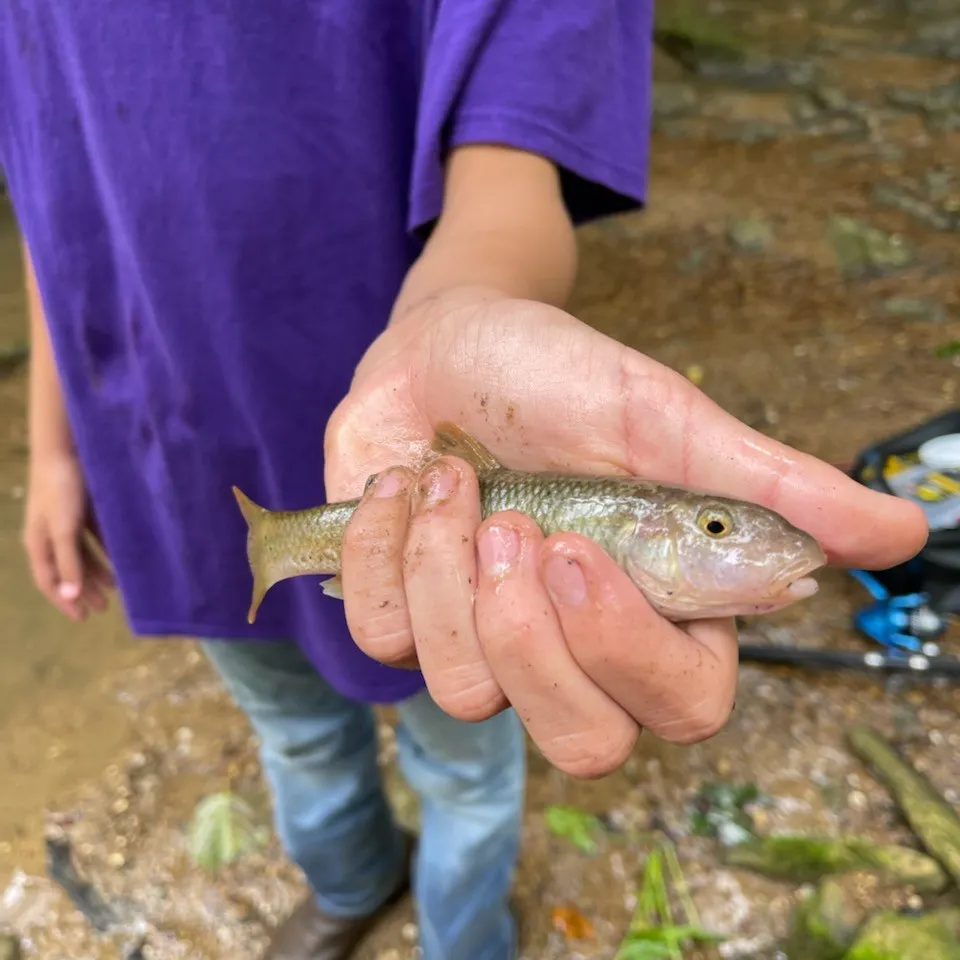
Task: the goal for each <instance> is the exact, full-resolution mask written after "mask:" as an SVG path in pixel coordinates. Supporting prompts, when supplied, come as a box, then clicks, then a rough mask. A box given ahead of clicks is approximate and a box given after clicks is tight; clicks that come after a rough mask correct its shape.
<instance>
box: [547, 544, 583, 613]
mask: <svg viewBox="0 0 960 960" xmlns="http://www.w3.org/2000/svg"><path fill="white" fill-rule="evenodd" d="M545 572H546V576H545V580H546V583H547V590H549V591H550V596H551V597H553V599H554V601H555V602H556V603H560V604H562V605H564V606H567V607H576V606H578V605H579V604H581V603H583V601H584V600H586V599H587V578H586V577H585V576H584V575H583V570H582V569H581V568H580V564H579V563H577V561H576V560H569V559H568V558H567V557H560V556H553V557H551V558H550V559H549V560H548V561H547V569H546V571H545Z"/></svg>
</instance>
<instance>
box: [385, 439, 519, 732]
mask: <svg viewBox="0 0 960 960" xmlns="http://www.w3.org/2000/svg"><path fill="white" fill-rule="evenodd" d="M480 519H481V518H480V491H479V489H478V485H477V478H476V474H475V473H474V471H473V470H471V469H470V467H469V465H468V464H466V463H465V462H463V461H462V460H458V459H456V458H454V457H443V458H441V459H439V460H437V461H436V462H435V463H434V464H433V465H431V466H429V467H427V468H426V470H424V472H423V473H422V474H421V476H420V478H419V480H418V483H417V487H416V491H415V496H414V501H413V510H412V514H411V517H410V522H409V527H408V532H407V542H406V546H405V549H404V570H403V577H404V582H405V587H406V596H407V602H408V604H409V611H410V613H409V616H410V622H411V625H412V628H413V635H414V637H415V638H416V646H417V656H418V659H419V663H420V668H421V670H422V671H423V674H424V679H425V680H426V683H427V688H428V689H429V691H430V695H431V696H432V697H433V699H434V700H435V701H436V703H437V705H438V706H439V707H440V708H441V709H442V710H444V711H445V712H446V713H448V714H450V716H452V717H456V718H457V719H460V720H468V721H475V720H483V719H486V718H487V717H491V716H493V715H494V714H495V713H498V712H499V711H500V710H502V709H503V708H504V707H506V706H507V701H506V698H505V697H504V695H503V692H502V691H501V689H500V686H499V684H498V683H497V681H496V679H495V678H494V675H493V672H492V671H491V669H490V667H489V665H488V664H487V661H486V658H485V656H484V652H483V648H482V646H481V645H480V640H479V638H478V636H477V631H476V627H475V626H474V605H473V598H474V594H475V592H476V589H477V561H476V546H475V539H474V535H475V532H476V530H477V527H478V526H479V525H480Z"/></svg>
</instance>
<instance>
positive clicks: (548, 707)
mask: <svg viewBox="0 0 960 960" xmlns="http://www.w3.org/2000/svg"><path fill="white" fill-rule="evenodd" d="M477 542H478V554H479V559H480V568H481V569H480V580H479V585H478V591H477V597H476V623H477V632H478V636H479V640H480V643H481V645H482V648H483V651H484V654H485V656H486V657H487V660H488V662H489V664H490V669H491V670H492V672H493V674H494V676H495V677H496V680H497V683H498V684H499V686H500V687H501V688H502V690H503V691H504V693H505V694H506V697H507V699H508V700H509V701H510V703H511V704H512V705H513V707H514V709H515V710H516V711H517V714H518V715H519V716H520V718H521V720H522V721H523V723H524V725H525V727H526V729H527V731H528V733H529V734H530V736H531V738H532V739H533V740H534V742H535V743H536V744H537V746H538V748H539V749H540V751H541V752H542V753H543V754H544V756H545V757H546V758H547V759H548V760H549V761H550V762H551V763H552V764H553V765H554V766H556V767H558V768H559V769H561V770H563V771H564V772H566V773H568V774H570V775H571V776H575V777H580V778H591V777H598V776H603V775H605V774H607V773H610V772H611V771H612V770H615V769H617V768H618V767H619V766H620V765H621V764H622V763H623V762H624V761H625V760H626V759H627V757H628V756H629V754H630V751H631V750H632V748H633V746H634V744H635V742H636V740H637V737H638V736H639V733H640V731H639V728H638V726H637V723H636V722H635V721H634V720H633V718H632V717H630V716H629V715H628V714H627V712H626V711H625V710H624V709H623V708H622V707H620V706H619V705H618V704H617V703H616V702H615V701H614V700H613V699H611V698H610V697H609V696H607V694H606V693H604V692H603V690H601V689H600V687H599V686H598V685H597V684H596V683H594V682H593V681H592V680H591V679H590V678H589V677H588V676H587V675H586V674H585V673H584V672H583V671H582V670H581V668H580V667H579V666H578V664H577V662H576V660H575V659H574V658H573V656H572V655H571V653H570V650H569V649H568V647H567V643H566V642H565V640H564V635H563V630H562V627H561V623H560V621H559V620H558V618H557V614H556V613H555V611H554V608H553V605H552V603H551V601H550V597H549V596H548V594H547V591H546V588H545V587H544V585H543V582H542V580H541V578H540V570H539V556H540V548H541V544H542V543H543V535H542V534H541V533H540V530H539V528H538V527H537V525H536V524H535V523H534V522H533V521H532V520H531V519H530V518H528V517H526V516H524V515H522V514H519V513H514V512H510V513H504V514H498V515H496V516H495V517H492V518H490V520H488V521H487V522H486V523H484V524H483V525H482V526H481V528H480V531H479V532H478V535H477Z"/></svg>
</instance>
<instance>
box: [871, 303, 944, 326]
mask: <svg viewBox="0 0 960 960" xmlns="http://www.w3.org/2000/svg"><path fill="white" fill-rule="evenodd" d="M883 309H884V310H885V311H886V313H887V314H888V316H890V317H898V318H901V319H905V320H927V321H929V322H931V323H943V321H944V320H945V319H946V311H945V310H944V307H943V304H941V303H937V301H936V300H930V299H928V298H926V297H890V298H888V299H887V300H884V302H883Z"/></svg>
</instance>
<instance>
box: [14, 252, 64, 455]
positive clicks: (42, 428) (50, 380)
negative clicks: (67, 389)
mask: <svg viewBox="0 0 960 960" xmlns="http://www.w3.org/2000/svg"><path fill="white" fill-rule="evenodd" d="M23 264H24V283H25V286H26V291H27V315H28V319H29V325H30V383H29V392H28V403H29V409H28V421H27V430H28V437H29V444H30V462H31V467H32V468H33V467H35V466H36V465H37V464H40V463H42V462H43V461H45V460H48V459H50V458H53V457H61V456H71V457H72V456H73V455H74V448H73V435H72V433H71V431H70V424H69V421H68V420H67V410H66V406H65V404H64V401H63V388H62V387H61V385H60V375H59V374H58V373H57V365H56V363H55V361H54V357H53V345H52V344H51V342H50V334H49V332H48V330H47V324H46V320H45V319H44V313H43V304H42V303H41V301H40V291H39V290H38V289H37V278H36V276H35V275H34V272H33V264H32V262H31V260H30V252H29V251H28V250H27V245H26V244H25V243H24V244H23Z"/></svg>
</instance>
